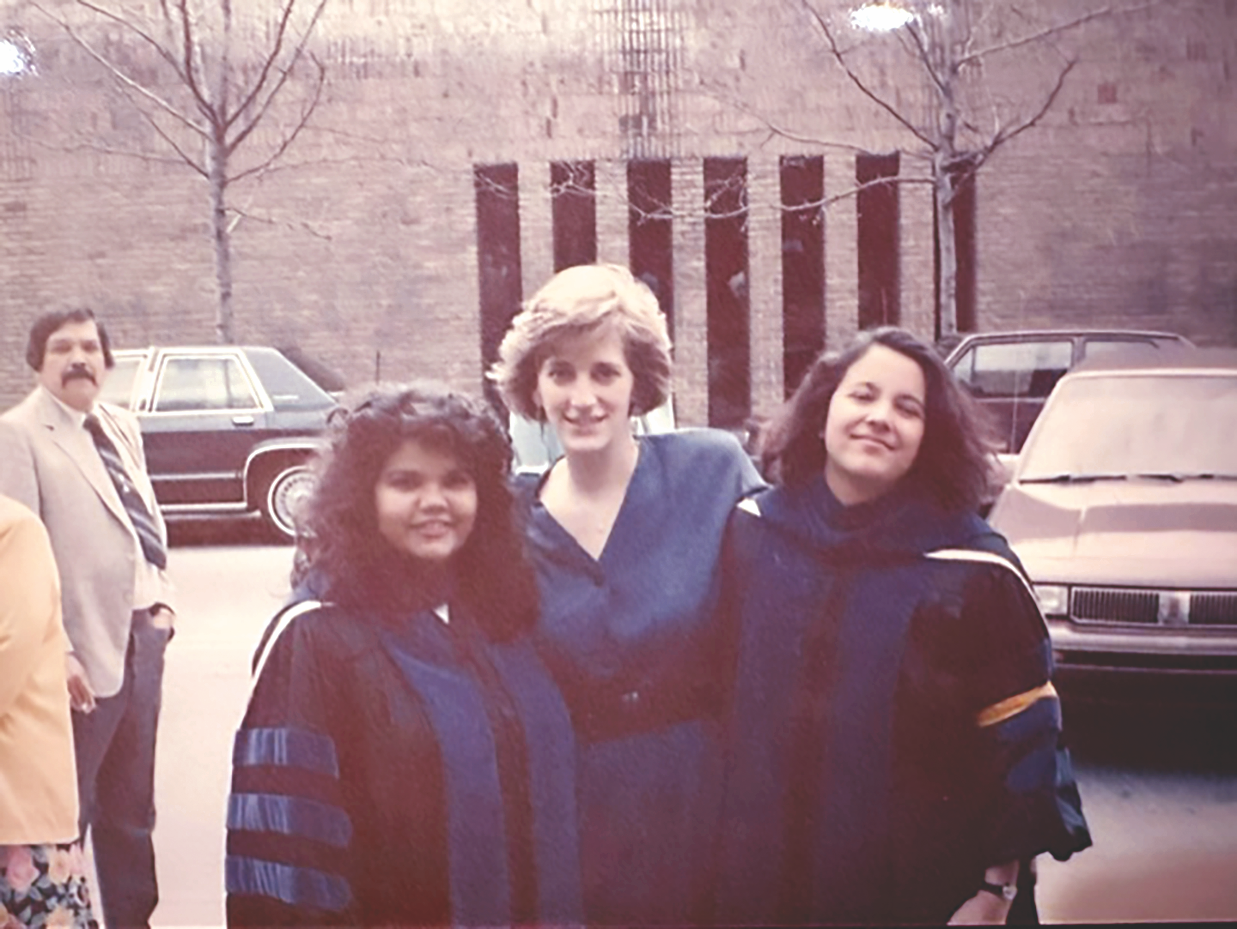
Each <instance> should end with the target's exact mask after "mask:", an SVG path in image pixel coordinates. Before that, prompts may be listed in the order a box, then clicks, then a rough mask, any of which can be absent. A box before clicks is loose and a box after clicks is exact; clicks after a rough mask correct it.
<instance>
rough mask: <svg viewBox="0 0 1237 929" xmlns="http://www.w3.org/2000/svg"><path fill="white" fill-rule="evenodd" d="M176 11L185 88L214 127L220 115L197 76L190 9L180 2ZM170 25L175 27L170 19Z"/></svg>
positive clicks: (182, 77)
mask: <svg viewBox="0 0 1237 929" xmlns="http://www.w3.org/2000/svg"><path fill="white" fill-rule="evenodd" d="M79 2H81V0H79ZM176 9H177V11H178V12H179V13H180V33H181V43H182V44H181V55H182V56H184V71H183V72H182V74H181V80H182V81H184V82H185V86H186V87H188V88H189V93H190V94H192V95H193V100H194V102H195V103H196V104H197V107H198V112H200V113H201V114H202V115H203V116H205V117H206V119H207V121H208V122H210V123H211V124H212V125H213V124H214V123H215V122H216V121H217V119H218V114H217V113H216V112H215V107H214V104H213V103H212V102H211V99H210V96H209V95H208V94H206V93H205V92H204V91H203V90H202V87H201V85H200V84H199V83H198V79H197V76H196V75H195V68H194V49H195V48H196V47H197V45H196V43H195V42H194V40H193V27H192V26H191V25H190V23H189V8H188V6H187V4H186V0H178V2H177V4H176ZM166 10H167V7H166V6H165V7H164V11H165V15H166ZM168 25H169V26H173V25H174V24H173V23H172V22H171V20H170V19H169V21H168Z"/></svg>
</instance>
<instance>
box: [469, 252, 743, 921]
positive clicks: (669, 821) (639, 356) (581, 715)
mask: <svg viewBox="0 0 1237 929" xmlns="http://www.w3.org/2000/svg"><path fill="white" fill-rule="evenodd" d="M670 373H671V363H670V340H669V338H668V336H667V333H666V322H665V317H664V316H663V315H662V313H661V310H660V309H659V307H658V305H657V299H656V297H654V295H653V293H652V291H650V290H649V288H648V287H646V286H645V285H644V284H643V283H642V282H640V281H637V280H635V279H634V278H633V277H632V275H631V273H630V272H628V271H627V270H626V269H624V268H620V267H617V266H613V265H583V266H578V267H573V268H568V269H567V270H564V271H562V272H560V273H559V274H557V275H556V276H555V277H553V278H552V279H551V280H550V281H549V282H548V283H547V284H546V285H545V286H544V287H543V288H542V289H541V290H540V291H539V292H538V293H537V294H536V295H535V296H533V298H532V299H531V300H529V301H528V302H527V303H526V304H525V306H524V309H523V310H522V312H521V313H519V314H518V315H517V316H516V317H515V319H514V320H513V322H512V326H511V330H510V331H509V332H508V334H507V336H506V337H505V338H504V340H503V343H502V346H501V348H500V358H499V362H498V363H497V365H496V366H495V369H494V372H493V377H494V379H495V380H496V382H497V383H498V385H499V388H500V389H501V391H502V394H503V397H504V399H505V400H506V402H507V404H508V406H509V407H510V408H511V409H512V410H514V411H515V412H517V413H520V414H523V415H525V416H528V417H531V418H534V419H537V420H539V421H541V422H543V423H548V424H549V426H551V427H552V428H553V429H554V430H555V433H556V435H557V437H558V439H559V441H560V442H561V444H562V447H563V450H564V455H563V457H562V458H560V459H559V460H558V461H557V462H555V463H554V464H553V465H552V466H551V467H550V468H549V469H548V470H547V471H546V472H545V473H544V474H543V475H541V476H540V478H539V479H532V480H530V481H529V482H528V483H527V485H526V486H525V488H524V489H525V491H526V492H527V496H528V500H529V506H530V513H529V528H528V533H529V539H530V542H531V546H532V555H533V560H534V564H535V566H536V570H537V576H538V584H539V588H540V591H541V621H540V624H539V627H538V630H537V641H538V647H539V649H540V652H541V654H542V656H543V658H544V659H545V660H546V662H547V664H548V665H549V666H550V670H551V672H552V673H553V674H554V676H555V678H556V679H557V681H558V683H559V685H560V687H561V688H562V689H563V694H564V696H565V698H566V700H567V704H568V707H569V708H570V711H571V715H572V719H573V722H574V724H575V729H576V735H577V740H578V754H579V758H580V764H579V773H578V778H579V782H578V790H579V797H580V817H581V819H580V839H581V858H582V865H581V869H582V875H583V877H582V880H583V893H584V907H585V918H586V920H587V921H588V922H590V923H627V924H651V923H678V924H684V923H693V922H699V921H701V920H702V919H704V918H706V916H707V909H706V908H707V906H708V905H709V902H710V897H711V890H710V883H709V881H710V876H711V868H710V866H709V864H710V862H711V860H712V857H711V854H710V851H711V849H712V847H713V840H714V838H715V830H716V827H717V816H718V811H719V802H720V800H719V776H720V773H719V771H720V767H719V766H720V753H719V746H720V742H719V722H718V713H719V707H720V702H721V699H722V696H723V691H724V688H725V678H726V669H727V667H728V663H727V661H726V657H725V652H726V648H727V643H726V641H725V640H724V637H723V636H722V635H721V629H720V624H719V622H718V619H717V606H718V588H719V575H718V556H719V552H720V547H721V538H722V532H723V530H724V527H725V524H726V519H727V516H728V514H729V512H730V510H731V509H732V508H733V507H734V504H735V502H736V501H737V500H738V499H740V498H741V497H742V496H743V495H744V494H746V493H748V492H749V491H751V490H753V489H755V488H757V487H758V486H760V485H761V481H760V478H759V475H758V474H757V473H756V470H755V468H754V466H753V465H752V463H751V461H750V460H749V459H748V457H747V455H746V453H745V452H744V451H743V449H742V447H741V446H740V445H739V443H738V441H737V440H736V439H734V437H733V436H731V435H729V434H728V433H724V432H718V431H712V430H707V429H697V430H682V431H679V432H675V433H670V434H662V435H643V436H639V437H637V436H635V435H633V432H632V428H631V418H632V417H633V416H639V415H641V414H643V413H646V412H649V411H650V410H653V409H655V408H657V407H658V406H660V405H661V404H662V403H664V402H665V400H666V398H667V396H668V393H669V386H670Z"/></svg>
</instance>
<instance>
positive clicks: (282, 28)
mask: <svg viewBox="0 0 1237 929" xmlns="http://www.w3.org/2000/svg"><path fill="white" fill-rule="evenodd" d="M326 4H327V0H318V5H317V7H315V8H314V12H313V16H311V17H310V20H309V24H308V25H307V26H306V27H305V31H304V32H303V33H302V35H301V38H300V40H299V41H298V42H297V44H296V48H294V49H293V51H292V54H291V55H290V56H289V59H288V64H287V67H278V66H277V60H278V58H279V53H280V51H281V50H282V48H283V40H284V36H285V35H286V33H287V29H288V24H289V21H290V19H291V16H292V10H293V8H294V7H295V6H296V0H288V5H287V6H286V7H285V8H284V11H283V14H282V16H281V17H280V21H279V26H278V29H277V30H276V35H275V46H274V48H273V49H272V51H271V53H270V54H269V55H267V57H266V59H265V60H264V61H263V62H262V71H261V73H260V74H259V75H258V78H257V80H256V81H255V82H254V85H253V87H252V88H251V89H250V91H249V93H248V94H246V96H245V99H244V100H243V101H241V103H240V104H238V105H237V107H236V110H235V112H234V113H231V114H229V115H228V118H227V121H226V126H227V127H228V128H231V127H232V125H233V123H234V122H235V121H236V120H237V119H238V118H239V117H240V116H241V115H242V114H243V113H245V112H246V111H247V110H248V109H249V108H250V106H252V105H253V103H254V101H255V100H257V98H258V97H259V96H260V95H261V94H262V89H263V87H265V86H266V83H267V81H268V80H269V79H270V72H271V68H272V67H277V69H278V70H279V72H280V76H279V80H278V81H277V82H276V83H275V85H274V86H273V87H272V88H271V89H270V90H269V92H268V93H267V95H266V99H265V100H264V101H263V102H262V105H261V106H260V107H259V108H258V115H256V116H254V117H253V119H252V120H251V121H250V123H249V125H248V126H247V127H246V128H245V129H244V130H242V137H243V136H245V135H248V134H249V133H250V132H251V131H252V129H253V126H254V125H255V124H256V123H257V122H258V121H259V120H261V118H262V114H264V113H266V111H267V110H268V109H270V106H271V102H272V101H273V100H274V99H275V97H277V96H278V95H279V92H280V91H281V90H282V89H283V86H284V84H286V83H287V82H288V79H289V77H290V76H291V75H292V72H293V70H294V69H295V68H296V65H297V63H298V62H299V61H300V59H301V56H302V55H303V54H304V53H305V46H306V45H307V44H308V42H309V39H310V37H311V36H312V35H313V32H314V29H315V28H316V27H317V25H318V20H319V19H320V18H321V16H322V11H323V9H325V7H326ZM311 57H312V56H311ZM314 63H315V64H316V65H318V68H319V70H321V69H322V65H321V63H320V62H318V61H317V60H316V59H315V60H314Z"/></svg>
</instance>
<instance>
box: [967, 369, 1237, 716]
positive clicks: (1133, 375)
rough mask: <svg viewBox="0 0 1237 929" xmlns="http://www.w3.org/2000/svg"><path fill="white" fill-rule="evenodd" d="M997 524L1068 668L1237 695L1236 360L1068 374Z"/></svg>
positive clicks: (1030, 442)
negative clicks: (1152, 676)
mask: <svg viewBox="0 0 1237 929" xmlns="http://www.w3.org/2000/svg"><path fill="white" fill-rule="evenodd" d="M989 519H990V521H991V523H992V525H993V526H994V527H995V528H996V529H998V530H999V531H1000V532H1002V533H1004V534H1005V536H1006V537H1007V538H1008V539H1009V541H1010V543H1011V544H1012V545H1013V547H1014V550H1015V551H1016V552H1017V553H1018V556H1019V557H1020V558H1021V559H1022V562H1023V564H1024V565H1025V567H1026V569H1027V572H1028V574H1029V575H1030V577H1031V580H1032V582H1033V585H1034V589H1035V592H1036V594H1037V595H1038V597H1039V600H1040V603H1041V605H1042V608H1043V611H1044V614H1045V616H1046V618H1047V621H1048V627H1049V632H1050V634H1051V638H1052V647H1053V650H1054V652H1055V653H1056V655H1057V658H1058V668H1059V669H1061V670H1064V671H1066V672H1067V673H1069V672H1070V671H1082V672H1092V673H1093V674H1106V675H1112V674H1118V675H1121V676H1124V677H1125V678H1126V679H1128V678H1129V675H1130V674H1131V673H1134V672H1160V673H1161V674H1165V673H1167V674H1176V675H1178V676H1187V677H1188V676H1189V675H1187V674H1184V672H1194V679H1195V680H1196V681H1197V680H1200V679H1201V678H1200V676H1208V677H1210V678H1211V679H1212V680H1221V681H1224V682H1226V683H1225V684H1224V686H1226V687H1228V688H1230V692H1231V693H1233V694H1234V695H1237V686H1235V685H1237V351H1233V350H1216V349H1192V350H1178V351H1173V350H1165V351H1163V352H1156V353H1155V355H1154V356H1152V355H1142V356H1128V357H1125V358H1121V359H1119V358H1116V357H1113V358H1111V359H1107V360H1099V361H1093V362H1088V363H1084V364H1083V365H1081V366H1080V367H1078V368H1077V369H1075V370H1074V371H1073V372H1071V373H1068V374H1066V375H1065V376H1064V377H1062V378H1061V381H1060V383H1059V384H1058V385H1057V387H1056V390H1055V391H1054V392H1053V394H1052V396H1051V397H1050V398H1049V400H1048V403H1047V404H1046V406H1045V407H1044V411H1043V415H1041V416H1040V417H1039V420H1038V421H1037V422H1036V424H1035V426H1034V428H1032V430H1031V434H1030V436H1029V437H1028V438H1027V442H1026V445H1025V446H1024V447H1023V449H1022V453H1021V454H1020V455H1019V457H1018V461H1017V464H1016V466H1015V469H1014V473H1013V477H1012V479H1011V481H1010V483H1009V484H1008V486H1007V487H1006V488H1005V490H1004V491H1003V492H1002V494H1001V496H1000V497H999V498H998V499H997V501H996V504H995V506H994V507H993V509H992V513H991V515H990V517H989ZM1101 669H1103V671H1101Z"/></svg>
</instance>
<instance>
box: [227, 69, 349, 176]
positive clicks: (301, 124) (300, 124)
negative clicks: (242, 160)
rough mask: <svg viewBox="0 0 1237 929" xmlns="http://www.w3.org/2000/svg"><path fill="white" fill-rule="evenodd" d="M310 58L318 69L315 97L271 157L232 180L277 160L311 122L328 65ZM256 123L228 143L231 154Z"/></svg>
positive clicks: (320, 95) (320, 96)
mask: <svg viewBox="0 0 1237 929" xmlns="http://www.w3.org/2000/svg"><path fill="white" fill-rule="evenodd" d="M310 59H311V60H312V61H313V63H314V65H315V66H316V67H317V69H318V81H317V83H316V84H315V85H314V94H313V97H312V98H311V99H310V101H309V105H308V106H306V107H305V109H304V110H302V111H301V118H300V120H298V121H297V124H296V125H295V126H294V127H293V128H292V131H291V132H289V133H286V134H285V135H284V138H283V141H282V142H281V143H280V144H279V147H278V148H277V149H275V152H274V153H273V154H272V155H271V156H270V157H269V158H267V159H266V160H265V161H264V162H262V164H260V165H256V166H255V167H252V168H247V169H245V170H244V171H241V172H239V173H237V174H234V175H233V176H232V178H231V180H233V181H239V180H240V179H241V178H243V177H249V176H250V175H251V174H257V173H258V172H259V171H261V170H263V169H264V168H266V167H268V166H269V165H270V164H271V163H272V162H274V161H277V160H278V159H279V158H280V157H281V156H282V155H283V153H284V152H286V151H287V150H288V147H289V146H290V145H291V144H292V143H293V142H295V141H296V137H297V136H299V135H300V134H301V130H302V129H304V128H305V126H306V125H307V124H308V123H309V120H310V118H311V117H312V116H313V115H314V111H315V110H316V109H317V108H318V102H319V101H320V100H321V99H322V87H323V85H324V84H325V83H326V67H325V66H324V65H323V64H322V62H320V61H319V60H318V59H317V58H316V57H315V56H313V55H311V56H310ZM263 112H265V110H263ZM256 125H257V121H256V120H255V121H254V122H251V123H250V124H249V125H248V126H247V127H246V128H245V130H244V132H242V133H241V134H240V135H238V136H237V138H236V139H234V140H233V141H232V142H230V143H229V144H228V153H229V154H231V153H232V152H233V151H235V150H236V146H237V145H239V144H240V143H241V142H242V141H243V140H244V138H245V136H247V135H248V134H249V132H250V131H252V129H253V127H254V126H256Z"/></svg>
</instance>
